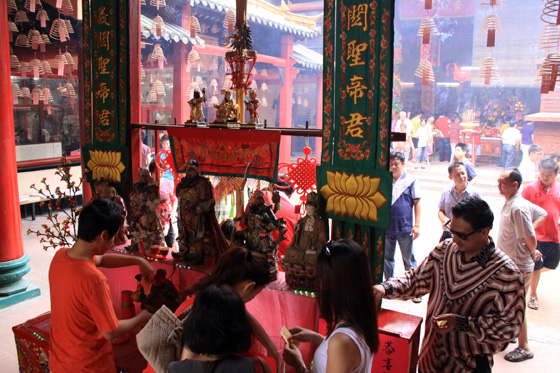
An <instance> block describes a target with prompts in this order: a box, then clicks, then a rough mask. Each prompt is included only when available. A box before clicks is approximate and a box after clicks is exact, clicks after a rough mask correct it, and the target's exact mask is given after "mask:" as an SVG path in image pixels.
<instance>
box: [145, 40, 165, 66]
mask: <svg viewBox="0 0 560 373" xmlns="http://www.w3.org/2000/svg"><path fill="white" fill-rule="evenodd" d="M160 57H161V58H165V55H164V54H163V49H161V45H160V44H155V45H154V50H153V51H152V54H150V55H149V56H148V61H149V62H157V60H158V58H160Z"/></svg>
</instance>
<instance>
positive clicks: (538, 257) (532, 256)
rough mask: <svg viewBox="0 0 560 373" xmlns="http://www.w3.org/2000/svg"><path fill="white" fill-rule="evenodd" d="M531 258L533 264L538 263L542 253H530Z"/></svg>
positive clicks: (536, 251) (537, 251)
mask: <svg viewBox="0 0 560 373" xmlns="http://www.w3.org/2000/svg"><path fill="white" fill-rule="evenodd" d="M531 258H533V260H534V261H535V262H538V261H539V260H540V259H541V258H542V253H541V252H540V251H539V250H535V252H534V253H531Z"/></svg>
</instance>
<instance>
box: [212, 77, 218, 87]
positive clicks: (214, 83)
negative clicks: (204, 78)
mask: <svg viewBox="0 0 560 373" xmlns="http://www.w3.org/2000/svg"><path fill="white" fill-rule="evenodd" d="M210 87H214V89H217V88H218V81H217V80H216V79H212V80H211V81H210Z"/></svg>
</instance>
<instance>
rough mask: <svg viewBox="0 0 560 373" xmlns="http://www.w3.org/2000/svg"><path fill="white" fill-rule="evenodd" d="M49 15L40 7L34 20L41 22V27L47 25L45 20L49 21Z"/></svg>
mask: <svg viewBox="0 0 560 373" xmlns="http://www.w3.org/2000/svg"><path fill="white" fill-rule="evenodd" d="M50 20H51V19H50V18H49V15H48V13H47V11H46V10H45V9H41V10H40V11H38V12H37V15H36V16H35V21H39V22H41V27H47V21H50Z"/></svg>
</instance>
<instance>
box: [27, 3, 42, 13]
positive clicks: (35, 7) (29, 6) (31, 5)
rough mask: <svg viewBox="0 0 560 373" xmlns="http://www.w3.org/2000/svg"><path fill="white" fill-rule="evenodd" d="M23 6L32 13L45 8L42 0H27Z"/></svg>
mask: <svg viewBox="0 0 560 373" xmlns="http://www.w3.org/2000/svg"><path fill="white" fill-rule="evenodd" d="M23 7H24V8H25V9H27V10H29V11H30V12H31V13H35V11H36V10H38V9H42V8H43V4H42V3H41V0H25V5H24V6H23Z"/></svg>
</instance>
